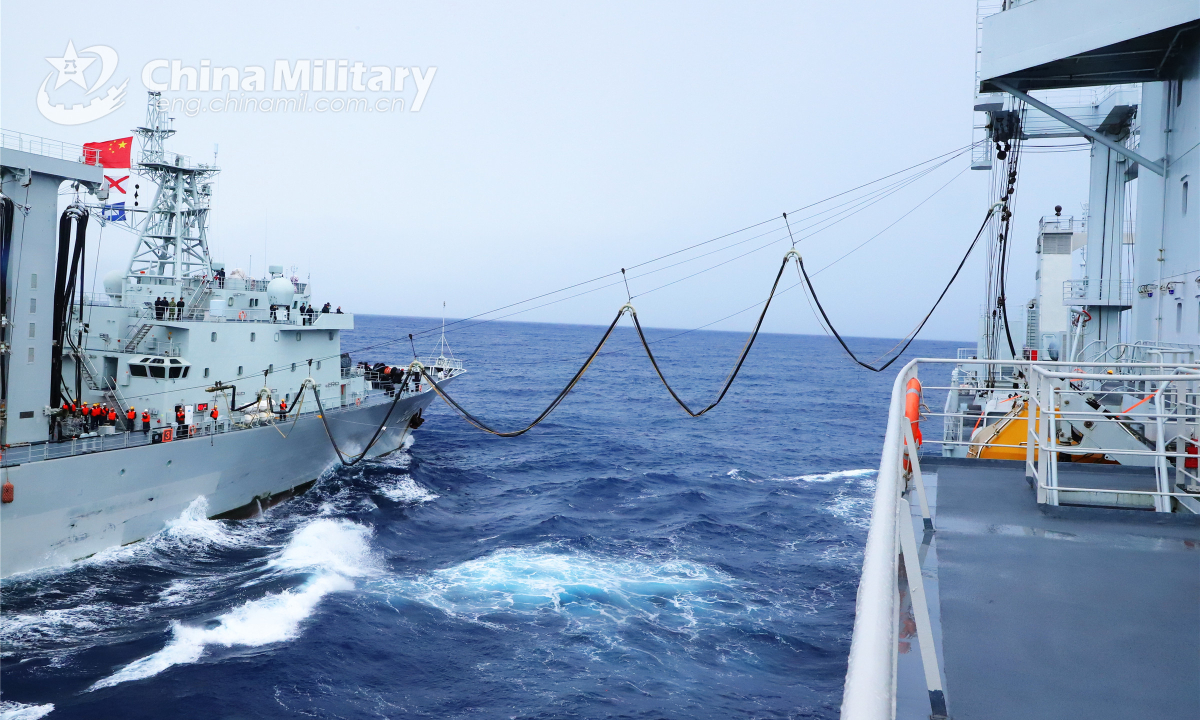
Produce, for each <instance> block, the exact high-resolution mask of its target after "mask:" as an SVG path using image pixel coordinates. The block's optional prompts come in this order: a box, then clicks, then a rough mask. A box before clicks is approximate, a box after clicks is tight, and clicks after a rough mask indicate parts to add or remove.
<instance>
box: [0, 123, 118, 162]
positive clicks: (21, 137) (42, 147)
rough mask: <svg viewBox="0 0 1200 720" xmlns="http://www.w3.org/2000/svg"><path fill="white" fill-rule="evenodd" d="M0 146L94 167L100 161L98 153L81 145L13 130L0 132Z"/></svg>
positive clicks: (96, 150)
mask: <svg viewBox="0 0 1200 720" xmlns="http://www.w3.org/2000/svg"><path fill="white" fill-rule="evenodd" d="M0 145H2V146H3V147H6V148H10V149H12V150H21V151H23V152H27V153H33V154H34V155H43V156H45V157H52V158H58V159H60V160H69V161H71V162H80V163H86V164H88V165H95V164H97V162H98V161H99V159H100V151H99V150H98V149H93V148H84V147H83V146H81V145H72V144H71V143H65V142H61V141H59V140H50V139H49V138H44V137H38V136H37V135H27V134H25V133H19V132H15V131H13V130H0Z"/></svg>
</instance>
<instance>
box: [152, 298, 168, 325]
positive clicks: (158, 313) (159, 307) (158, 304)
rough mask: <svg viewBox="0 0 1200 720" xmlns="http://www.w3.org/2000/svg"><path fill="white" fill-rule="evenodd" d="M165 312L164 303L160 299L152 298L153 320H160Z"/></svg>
mask: <svg viewBox="0 0 1200 720" xmlns="http://www.w3.org/2000/svg"><path fill="white" fill-rule="evenodd" d="M165 310H166V301H165V300H163V299H162V298H161V297H156V298H154V319H155V320H162V319H163V312H164V311H165Z"/></svg>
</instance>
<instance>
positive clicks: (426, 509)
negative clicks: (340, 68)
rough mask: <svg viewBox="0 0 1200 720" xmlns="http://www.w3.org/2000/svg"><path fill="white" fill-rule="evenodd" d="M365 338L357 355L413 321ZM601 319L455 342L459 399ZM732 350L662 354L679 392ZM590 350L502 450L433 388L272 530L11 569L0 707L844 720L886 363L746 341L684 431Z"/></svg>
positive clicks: (159, 540) (526, 372)
mask: <svg viewBox="0 0 1200 720" xmlns="http://www.w3.org/2000/svg"><path fill="white" fill-rule="evenodd" d="M358 323H359V329H358V330H357V331H355V332H354V333H352V334H351V333H347V337H346V338H345V339H344V346H345V347H346V348H348V349H350V350H353V349H354V348H355V347H364V346H368V345H373V344H375V343H377V342H379V341H380V340H382V339H389V338H394V337H404V336H405V335H406V334H407V333H408V332H411V331H413V330H414V329H420V328H423V327H426V326H427V321H422V320H416V319H406V318H388V317H363V316H360V317H359V318H358ZM600 331H601V330H600V329H598V328H594V327H582V326H565V325H532V324H516V323H493V324H489V325H483V326H480V327H476V328H472V329H470V330H469V331H466V332H464V333H461V335H462V337H458V336H456V335H450V340H451V343H452V345H453V346H454V349H455V350H456V351H457V353H458V355H459V356H460V357H461V358H463V359H464V360H465V361H466V363H467V367H468V369H469V371H470V372H469V373H468V374H467V375H465V376H463V377H462V378H461V379H459V380H458V381H456V382H455V384H454V385H453V386H452V387H451V389H452V391H453V393H454V394H455V396H456V398H458V399H459V400H460V401H461V402H463V403H464V405H466V406H467V407H469V408H471V409H472V410H473V411H474V412H476V414H478V415H479V416H481V417H482V418H484V419H486V420H488V421H490V422H492V423H493V424H494V425H497V426H501V427H511V426H519V425H522V424H524V422H525V421H527V420H528V419H529V418H531V417H532V416H533V415H534V414H535V413H536V412H537V411H538V410H540V409H541V407H542V406H544V404H545V403H547V402H548V401H549V400H550V399H551V398H552V397H553V395H554V394H555V393H556V392H557V391H558V389H559V388H560V387H561V386H562V385H563V384H564V383H565V381H566V380H567V379H568V378H569V377H570V375H571V374H572V373H573V372H574V371H575V369H576V368H577V366H578V363H579V362H580V361H581V360H582V359H583V358H584V357H586V355H587V353H588V352H590V350H591V348H592V347H593V345H594V343H595V340H596V338H597V336H598V335H599V333H600ZM669 334H671V333H669V332H666V331H658V332H655V331H651V333H650V335H651V339H653V338H654V337H655V336H656V335H657V336H658V337H665V336H667V335H669ZM743 339H744V338H743V336H741V335H738V334H730V333H717V332H696V333H691V334H688V335H685V336H683V337H679V338H674V339H671V340H667V341H664V342H660V343H657V344H656V353H659V354H661V361H662V363H663V365H664V368H665V370H666V372H667V373H668V376H669V377H670V378H671V379H672V380H673V382H676V383H677V387H678V389H679V390H680V391H681V392H682V394H683V395H684V396H685V397H686V398H688V399H689V400H691V399H694V400H695V401H696V402H697V403H698V402H700V401H707V400H708V399H709V394H710V393H711V392H712V389H713V388H714V387H715V386H716V385H717V384H718V383H719V382H720V381H721V380H722V378H723V377H724V374H725V372H726V371H727V370H728V365H729V364H730V363H731V362H732V360H733V358H734V357H735V355H736V353H737V351H738V350H739V349H740V346H741V342H742V340H743ZM610 343H611V344H610V346H609V347H608V349H607V350H606V354H605V355H603V356H602V357H601V358H600V359H599V360H598V362H597V363H596V365H594V366H593V369H592V370H591V371H589V374H588V376H587V377H586V378H585V380H584V381H583V382H582V383H581V384H580V386H579V387H578V389H577V391H576V392H575V393H574V394H573V395H572V396H571V397H570V398H569V399H568V400H567V401H566V402H565V403H564V404H563V405H562V406H561V408H560V409H559V410H558V411H557V412H556V413H555V414H554V415H552V416H551V418H550V419H549V420H548V421H547V422H546V423H544V424H543V425H541V426H539V427H538V428H537V429H535V430H533V431H532V432H530V433H528V434H527V435H525V436H523V437H520V438H517V439H512V440H505V439H498V438H494V437H491V436H488V435H484V434H482V433H480V432H478V431H476V430H474V429H473V428H471V427H470V426H468V425H467V424H466V423H464V422H463V421H462V420H460V419H459V418H457V417H456V416H454V415H452V414H451V413H450V411H449V410H448V409H446V408H445V407H444V406H442V405H441V404H440V401H438V405H436V406H434V408H432V411H431V412H429V413H428V414H427V418H428V422H427V423H426V424H425V426H424V427H423V428H421V430H419V431H418V432H417V434H416V439H415V443H413V444H411V445H410V446H409V447H407V448H406V449H405V450H404V451H403V452H399V453H396V454H393V455H391V456H389V457H388V458H386V459H384V460H382V461H380V462H375V463H371V464H364V465H361V466H358V467H355V468H351V469H348V470H346V469H340V468H338V469H332V470H330V471H329V472H328V473H326V474H325V476H323V477H322V479H321V481H320V482H319V483H318V484H317V486H316V487H314V488H313V489H312V490H311V491H309V492H308V493H307V494H306V495H304V496H302V497H300V498H297V499H295V500H293V501H291V502H288V503H285V504H283V505H280V506H277V507H275V508H273V509H272V510H270V511H268V513H267V514H266V515H265V516H263V517H260V518H256V519H253V520H247V521H239V522H232V521H213V520H208V519H206V509H207V508H206V504H205V501H204V499H198V500H197V501H196V502H195V503H193V505H192V507H190V508H189V509H188V510H187V511H186V512H185V513H184V514H183V515H182V516H181V517H179V518H178V519H176V520H175V521H173V522H172V523H171V524H170V525H169V527H167V528H166V529H165V530H163V531H162V532H161V533H159V534H158V535H156V536H155V537H153V538H151V539H149V540H147V541H145V542H141V543H138V544H135V545H131V546H128V547H124V548H119V549H114V550H111V551H108V552H105V553H101V554H99V555H97V556H95V557H93V558H91V559H89V560H87V561H84V562H81V563H79V564H77V565H76V566H73V567H71V568H67V569H60V570H56V571H47V572H39V573H32V574H27V575H23V576H18V577H15V578H10V579H8V580H6V581H4V584H3V616H2V622H0V642H2V650H3V655H2V658H0V663H2V664H0V669H2V675H0V677H2V680H3V687H2V691H3V696H2V697H0V718H3V719H4V720H18V719H21V720H28V719H33V718H39V717H49V718H51V719H52V720H54V719H57V718H110V717H111V718H121V720H133V719H135V718H164V717H171V718H214V717H220V718H261V717H292V716H303V717H319V718H380V717H387V718H401V717H414V718H421V717H428V718H459V717H463V718H465V717H470V718H532V717H544V718H604V717H630V718H722V719H724V718H731V717H742V718H774V717H780V718H784V717H823V718H827V717H835V716H836V714H837V707H838V705H839V703H840V701H841V687H842V679H843V675H844V672H845V663H846V654H847V651H848V649H849V640H850V630H851V626H852V623H853V616H854V595H855V590H856V586H857V580H858V566H859V562H860V557H861V548H862V544H863V542H864V540H865V537H866V525H867V518H868V514H869V510H870V499H871V493H872V489H873V486H874V478H875V473H874V468H875V467H876V466H877V464H878V452H879V447H880V444H881V440H882V434H883V428H884V423H885V419H886V418H885V410H886V407H887V403H888V398H889V393H890V390H891V383H892V379H893V377H894V374H893V373H890V372H889V373H885V374H884V375H883V376H875V375H871V374H868V373H866V372H865V371H860V370H858V369H856V368H855V367H854V366H852V365H851V364H850V363H849V362H848V361H847V360H846V359H845V358H844V357H843V356H842V355H841V354H840V349H839V348H837V347H836V345H835V344H834V343H833V342H832V341H831V340H829V339H828V338H820V337H807V336H786V335H763V336H761V337H760V338H759V341H758V344H757V345H756V346H755V348H754V350H753V352H752V353H751V355H750V359H749V361H748V362H747V365H746V367H745V368H744V370H743V372H742V375H741V376H740V378H739V380H738V382H737V383H736V384H735V385H734V388H733V390H732V391H731V392H730V393H729V395H728V396H727V397H726V399H725V401H724V403H723V404H722V405H721V406H720V407H719V408H718V409H716V410H715V411H713V412H711V413H710V414H709V415H707V416H705V417H702V418H699V419H691V418H688V417H687V416H686V415H685V414H684V413H683V412H682V411H681V410H680V409H679V408H678V407H676V406H675V405H674V404H673V403H672V401H671V400H670V398H669V396H667V394H666V391H665V390H664V389H663V387H662V386H661V385H660V384H658V381H657V379H656V378H655V377H654V376H653V374H652V371H651V370H650V368H649V366H648V363H647V362H646V361H645V358H644V356H641V355H640V354H639V353H640V352H641V351H640V349H639V348H638V347H637V346H636V345H635V344H634V343H635V338H634V336H633V334H632V332H630V331H627V330H621V331H618V332H617V333H616V334H615V335H614V338H613V340H612V341H610ZM856 345H857V346H859V347H862V348H864V350H865V352H866V354H868V355H870V354H872V352H874V353H880V352H883V351H885V350H886V349H887V348H888V347H889V346H890V345H891V343H889V342H886V341H882V340H858V341H856ZM953 351H954V345H952V344H949V343H933V342H918V343H915V344H914V345H913V347H912V348H911V350H910V353H913V354H921V355H937V356H952V354H953ZM355 359H356V360H358V359H378V360H392V359H394V360H397V361H403V360H404V359H405V358H404V351H403V348H402V347H401V346H398V345H397V346H394V350H386V351H385V350H382V349H375V350H371V351H366V352H364V353H362V354H355ZM894 368H895V369H899V365H896V366H894Z"/></svg>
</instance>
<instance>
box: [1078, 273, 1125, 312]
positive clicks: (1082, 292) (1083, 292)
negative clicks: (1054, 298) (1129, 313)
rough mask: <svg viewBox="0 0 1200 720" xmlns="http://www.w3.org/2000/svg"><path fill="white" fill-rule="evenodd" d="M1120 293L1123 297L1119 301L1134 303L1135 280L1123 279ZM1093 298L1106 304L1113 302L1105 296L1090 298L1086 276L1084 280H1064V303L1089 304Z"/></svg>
mask: <svg viewBox="0 0 1200 720" xmlns="http://www.w3.org/2000/svg"><path fill="white" fill-rule="evenodd" d="M1120 293H1121V297H1120V298H1118V302H1119V303H1120V304H1121V305H1133V281H1132V280H1122V281H1121V290H1120ZM1091 300H1095V301H1096V302H1099V303H1102V304H1105V305H1111V304H1112V303H1111V302H1109V300H1110V298H1104V297H1101V298H1089V297H1088V281H1087V279H1086V278H1085V279H1082V280H1065V281H1063V294H1062V301H1063V305H1087V304H1088V302H1089V301H1091Z"/></svg>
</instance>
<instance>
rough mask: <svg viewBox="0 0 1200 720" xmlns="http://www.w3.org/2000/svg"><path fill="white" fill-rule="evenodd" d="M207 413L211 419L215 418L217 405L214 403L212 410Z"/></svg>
mask: <svg viewBox="0 0 1200 720" xmlns="http://www.w3.org/2000/svg"><path fill="white" fill-rule="evenodd" d="M209 415H210V416H211V417H212V419H213V420H216V419H217V407H216V406H215V405H214V406H213V409H212V412H210V413H209Z"/></svg>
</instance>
